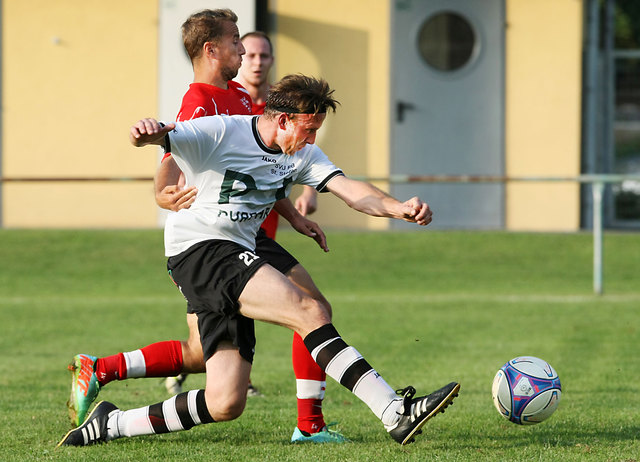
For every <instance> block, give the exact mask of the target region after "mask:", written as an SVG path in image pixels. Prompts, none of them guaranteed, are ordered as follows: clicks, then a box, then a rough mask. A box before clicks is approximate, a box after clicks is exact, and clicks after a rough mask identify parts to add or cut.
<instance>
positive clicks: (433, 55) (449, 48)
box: [418, 12, 476, 71]
mask: <svg viewBox="0 0 640 462" xmlns="http://www.w3.org/2000/svg"><path fill="white" fill-rule="evenodd" d="M475 46H476V34H475V32H474V30H473V27H472V26H471V24H470V23H469V21H467V20H466V19H465V18H463V17H462V16H460V15H459V14H457V13H452V12H442V13H437V14H435V15H434V16H431V17H429V18H427V20H426V21H425V22H424V23H423V24H422V27H421V28H420V34H419V35H418V48H419V50H420V55H421V56H422V59H424V61H425V62H426V63H427V64H428V65H429V66H431V67H433V68H435V69H438V70H439V71H455V70H457V69H460V68H461V67H463V66H464V65H465V64H467V63H468V62H469V61H470V60H471V58H472V57H473V51H474V49H475Z"/></svg>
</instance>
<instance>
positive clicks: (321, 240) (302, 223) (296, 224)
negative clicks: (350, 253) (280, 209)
mask: <svg viewBox="0 0 640 462" xmlns="http://www.w3.org/2000/svg"><path fill="white" fill-rule="evenodd" d="M289 223H290V224H291V226H292V227H293V229H295V230H296V231H298V232H299V233H300V234H304V235H305V236H309V237H311V238H313V240H314V241H316V242H317V243H318V245H319V246H320V248H321V249H322V250H324V251H325V252H328V251H329V247H327V237H326V236H325V235H324V231H322V229H321V228H320V225H318V223H316V222H314V221H311V220H308V219H306V218H305V217H303V216H298V217H297V218H296V219H294V220H293V222H291V221H290V222H289Z"/></svg>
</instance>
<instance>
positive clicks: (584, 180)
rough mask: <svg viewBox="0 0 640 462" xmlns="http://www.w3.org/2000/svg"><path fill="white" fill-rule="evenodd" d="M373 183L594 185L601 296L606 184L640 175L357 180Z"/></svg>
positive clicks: (595, 262)
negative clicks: (556, 183) (570, 183)
mask: <svg viewBox="0 0 640 462" xmlns="http://www.w3.org/2000/svg"><path fill="white" fill-rule="evenodd" d="M354 178H357V179H361V180H365V181H370V182H388V183H505V184H506V183H510V182H540V183H549V182H558V183H567V182H573V183H580V184H591V194H592V199H593V201H592V202H593V292H594V293H595V294H596V295H602V294H603V291H604V286H603V280H604V279H603V238H602V235H603V234H602V229H603V219H602V217H603V203H602V198H603V196H604V188H605V185H606V184H616V183H623V182H624V181H637V182H640V175H616V174H600V175H597V174H592V175H578V176H511V177H508V176H499V175H498V176H493V175H389V176H388V177H377V178H376V177H354Z"/></svg>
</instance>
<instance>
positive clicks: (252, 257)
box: [238, 250, 260, 266]
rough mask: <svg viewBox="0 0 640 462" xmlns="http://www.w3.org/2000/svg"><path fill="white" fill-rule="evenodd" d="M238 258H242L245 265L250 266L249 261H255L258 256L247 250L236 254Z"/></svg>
mask: <svg viewBox="0 0 640 462" xmlns="http://www.w3.org/2000/svg"><path fill="white" fill-rule="evenodd" d="M238 258H239V259H240V260H242V261H243V262H244V264H245V265H247V266H251V263H253V262H254V261H256V260H257V259H258V258H260V257H259V256H257V255H256V254H255V253H253V252H249V251H248V250H247V251H245V252H242V253H241V254H240V255H238Z"/></svg>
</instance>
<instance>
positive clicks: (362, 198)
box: [327, 175, 433, 226]
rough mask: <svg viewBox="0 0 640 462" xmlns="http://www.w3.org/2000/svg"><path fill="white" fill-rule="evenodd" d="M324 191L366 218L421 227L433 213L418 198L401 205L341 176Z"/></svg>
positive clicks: (386, 196)
mask: <svg viewBox="0 0 640 462" xmlns="http://www.w3.org/2000/svg"><path fill="white" fill-rule="evenodd" d="M327 189H328V190H329V191H330V192H331V193H333V194H334V195H336V196H337V197H339V198H340V199H342V200H343V201H344V202H345V203H346V204H347V205H348V206H349V207H351V208H352V209H354V210H357V211H359V212H362V213H366V214H367V215H371V216H374V217H388V218H397V219H399V220H405V221H409V222H411V223H417V224H418V225H420V226H426V225H428V224H429V223H431V219H432V216H433V212H432V211H431V209H430V208H429V205H428V204H427V203H426V202H423V201H422V200H421V199H420V198H419V197H413V198H411V199H409V200H408V201H406V202H400V201H398V200H397V199H396V198H394V197H391V196H390V195H389V194H387V193H385V192H384V191H382V190H380V189H378V188H376V187H375V186H374V185H372V184H370V183H366V182H364V181H357V180H352V179H351V178H347V177H346V176H342V175H340V176H336V177H334V178H333V179H331V181H329V183H328V184H327Z"/></svg>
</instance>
